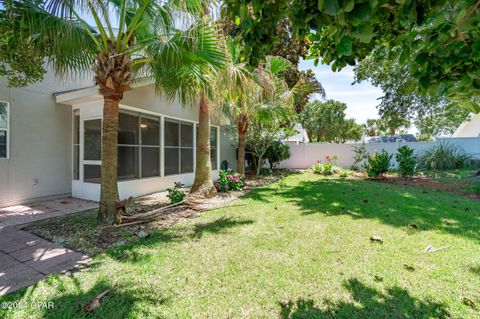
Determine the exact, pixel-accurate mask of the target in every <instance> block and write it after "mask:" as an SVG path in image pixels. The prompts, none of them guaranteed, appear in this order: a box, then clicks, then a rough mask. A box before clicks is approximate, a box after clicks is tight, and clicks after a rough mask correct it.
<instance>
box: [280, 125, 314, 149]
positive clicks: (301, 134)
mask: <svg viewBox="0 0 480 319" xmlns="http://www.w3.org/2000/svg"><path fill="white" fill-rule="evenodd" d="M293 129H294V130H295V131H296V132H297V134H295V135H293V136H290V137H289V138H287V139H285V140H284V142H285V143H287V144H295V145H298V144H303V143H308V142H310V139H309V138H308V134H307V131H306V130H305V129H304V128H303V126H302V124H301V123H297V124H295V126H294V127H293Z"/></svg>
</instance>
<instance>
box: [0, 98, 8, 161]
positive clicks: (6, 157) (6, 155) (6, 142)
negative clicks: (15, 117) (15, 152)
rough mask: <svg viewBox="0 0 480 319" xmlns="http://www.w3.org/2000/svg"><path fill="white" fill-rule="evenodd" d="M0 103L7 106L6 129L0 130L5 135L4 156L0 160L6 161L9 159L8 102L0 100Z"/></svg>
mask: <svg viewBox="0 0 480 319" xmlns="http://www.w3.org/2000/svg"><path fill="white" fill-rule="evenodd" d="M0 102H2V103H5V105H6V106H7V128H0V131H4V132H6V134H7V137H6V139H5V145H6V154H5V157H0V160H8V159H10V102H8V101H4V100H0Z"/></svg>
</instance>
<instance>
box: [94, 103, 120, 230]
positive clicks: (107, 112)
mask: <svg viewBox="0 0 480 319" xmlns="http://www.w3.org/2000/svg"><path fill="white" fill-rule="evenodd" d="M120 99H121V96H104V105H103V128H102V169H101V186H100V187H101V191H100V208H99V211H98V216H97V220H98V222H99V223H101V224H114V223H119V222H120V215H119V214H118V213H117V202H118V186H117V144H118V108H119V104H120Z"/></svg>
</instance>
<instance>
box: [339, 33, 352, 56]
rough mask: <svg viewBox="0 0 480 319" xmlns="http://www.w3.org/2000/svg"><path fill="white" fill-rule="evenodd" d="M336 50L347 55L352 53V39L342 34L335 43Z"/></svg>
mask: <svg viewBox="0 0 480 319" xmlns="http://www.w3.org/2000/svg"><path fill="white" fill-rule="evenodd" d="M337 51H338V53H340V54H341V55H346V56H349V55H351V54H352V40H351V39H350V38H349V37H347V36H343V37H342V39H341V40H340V42H339V43H338V45H337Z"/></svg>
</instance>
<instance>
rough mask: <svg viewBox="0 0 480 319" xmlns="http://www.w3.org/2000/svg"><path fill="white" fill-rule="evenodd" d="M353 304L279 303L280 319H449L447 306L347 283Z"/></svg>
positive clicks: (396, 290)
mask: <svg viewBox="0 0 480 319" xmlns="http://www.w3.org/2000/svg"><path fill="white" fill-rule="evenodd" d="M344 287H345V288H346V289H347V290H349V292H350V294H351V296H352V299H353V300H354V302H346V301H341V302H333V301H331V300H326V301H325V304H326V306H322V307H319V306H316V305H315V301H314V300H312V299H298V300H297V301H295V302H294V301H284V302H280V303H279V304H280V316H279V318H280V319H300V318H301V319H324V318H345V319H350V318H369V319H376V318H379V319H380V318H381V319H384V318H412V319H413V318H439V319H442V318H450V314H449V313H448V311H447V310H446V307H445V305H443V304H439V303H434V302H428V301H427V302H425V301H422V300H419V299H417V298H415V297H413V296H411V295H410V294H409V293H408V291H407V290H405V289H402V288H400V287H391V288H387V290H386V292H385V293H383V292H381V291H378V290H376V289H374V288H371V287H367V286H366V285H364V284H363V283H361V282H360V281H359V280H358V279H350V280H348V281H346V282H345V283H344Z"/></svg>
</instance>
